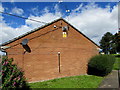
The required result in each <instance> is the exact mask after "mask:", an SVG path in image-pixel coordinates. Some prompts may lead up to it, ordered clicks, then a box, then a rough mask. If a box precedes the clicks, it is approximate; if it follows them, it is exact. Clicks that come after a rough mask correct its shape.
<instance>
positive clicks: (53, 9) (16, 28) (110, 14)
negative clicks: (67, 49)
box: [0, 2, 118, 45]
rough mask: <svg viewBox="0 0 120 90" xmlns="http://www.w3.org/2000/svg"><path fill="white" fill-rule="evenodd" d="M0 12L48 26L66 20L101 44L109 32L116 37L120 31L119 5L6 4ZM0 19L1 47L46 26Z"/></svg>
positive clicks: (82, 3)
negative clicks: (119, 25)
mask: <svg viewBox="0 0 120 90" xmlns="http://www.w3.org/2000/svg"><path fill="white" fill-rule="evenodd" d="M66 9H69V10H70V12H66ZM0 11H2V12H7V13H11V14H14V15H18V16H22V17H27V18H29V19H35V20H39V21H43V22H46V23H48V22H51V21H54V20H55V19H58V18H60V17H63V18H64V19H65V20H66V21H68V22H69V23H70V24H72V25H73V26H74V27H76V28H77V29H78V30H79V31H80V32H82V33H83V34H85V35H86V36H87V37H89V38H90V39H91V40H93V41H94V42H95V43H97V44H98V45H99V41H100V39H101V37H102V36H103V35H104V34H105V33H106V32H111V33H112V34H115V33H116V32H117V30H118V4H117V3H115V2H99V3H90V2H88V3H87V2H62V3H59V2H49V3H48V2H44V3H43V2H34V3H33V2H4V3H1V4H0ZM0 19H1V21H0V25H1V27H2V28H1V29H0V30H1V31H0V33H1V34H0V37H2V41H0V44H1V43H4V42H7V41H8V40H11V39H13V38H15V37H18V36H19V35H22V34H24V33H26V32H28V31H31V30H33V29H35V28H37V27H40V26H41V25H44V24H43V23H38V22H33V21H30V20H27V19H26V20H24V19H21V18H17V17H13V16H9V15H5V14H0Z"/></svg>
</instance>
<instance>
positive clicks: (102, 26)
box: [66, 3, 118, 44]
mask: <svg viewBox="0 0 120 90" xmlns="http://www.w3.org/2000/svg"><path fill="white" fill-rule="evenodd" d="M80 7H81V6H80ZM117 9H118V8H117V6H114V8H113V10H112V12H110V9H109V8H108V6H107V7H106V8H100V7H98V6H97V5H95V4H93V3H92V4H89V5H87V6H86V7H83V8H82V10H81V11H82V12H81V13H75V12H72V13H71V15H70V16H69V21H68V22H70V23H71V24H72V25H74V26H75V27H76V28H78V29H79V30H80V31H81V32H82V33H84V34H85V35H86V36H87V37H89V38H90V39H92V40H93V41H94V42H96V43H97V44H99V41H100V39H101V37H102V35H103V34H105V33H106V32H111V33H113V34H114V33H115V32H117V27H118V26H117V25H118V22H117V20H118V18H117V15H118V14H117V13H118V12H117ZM78 10H79V9H78ZM66 20H67V17H66Z"/></svg>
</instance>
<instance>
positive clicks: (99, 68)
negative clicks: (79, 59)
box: [88, 55, 115, 76]
mask: <svg viewBox="0 0 120 90" xmlns="http://www.w3.org/2000/svg"><path fill="white" fill-rule="evenodd" d="M114 63H115V57H114V56H112V55H97V56H94V57H92V58H91V59H90V61H89V63H88V74H91V75H97V76H106V75H108V74H109V73H110V72H111V71H112V68H113V64H114Z"/></svg>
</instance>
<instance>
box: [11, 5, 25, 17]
mask: <svg viewBox="0 0 120 90" xmlns="http://www.w3.org/2000/svg"><path fill="white" fill-rule="evenodd" d="M12 13H13V14H17V15H22V14H23V13H24V11H23V9H21V8H17V7H15V8H13V9H12Z"/></svg>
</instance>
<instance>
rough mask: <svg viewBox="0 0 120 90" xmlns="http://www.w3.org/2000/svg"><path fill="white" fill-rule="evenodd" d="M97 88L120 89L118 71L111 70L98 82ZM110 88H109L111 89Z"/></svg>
mask: <svg viewBox="0 0 120 90" xmlns="http://www.w3.org/2000/svg"><path fill="white" fill-rule="evenodd" d="M99 88H104V89H105V88H109V89H110V88H111V89H112V88H113V89H112V90H120V87H119V79H118V71H117V70H113V71H112V72H111V73H110V74H109V75H108V76H106V77H105V79H104V80H103V81H102V83H101V84H100V86H99ZM111 89H110V90H111Z"/></svg>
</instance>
